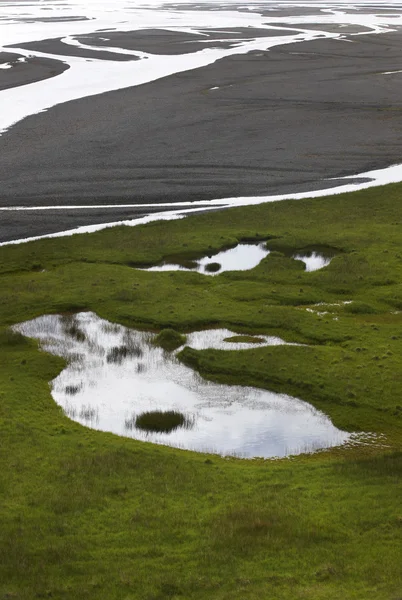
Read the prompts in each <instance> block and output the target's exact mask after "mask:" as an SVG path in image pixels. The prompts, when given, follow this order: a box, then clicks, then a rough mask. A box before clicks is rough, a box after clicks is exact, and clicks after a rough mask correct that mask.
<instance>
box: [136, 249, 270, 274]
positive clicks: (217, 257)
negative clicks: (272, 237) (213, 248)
mask: <svg viewBox="0 0 402 600" xmlns="http://www.w3.org/2000/svg"><path fill="white" fill-rule="evenodd" d="M269 253H270V250H268V249H267V247H266V242H259V243H258V244H238V245H237V246H236V247H235V248H230V249H229V250H222V252H218V254H214V255H209V256H204V257H203V258H200V259H198V260H195V261H194V263H193V265H192V266H191V267H187V266H183V265H180V264H167V263H165V264H162V265H157V266H155V267H149V268H148V269H146V270H147V271H197V272H198V273H203V274H204V275H219V273H223V272H224V271H248V270H249V269H253V268H254V267H256V266H257V265H258V264H259V263H260V262H261V261H262V259H263V258H265V257H266V256H268V254H269ZM211 265H212V266H213V268H211Z"/></svg>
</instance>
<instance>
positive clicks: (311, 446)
mask: <svg viewBox="0 0 402 600" xmlns="http://www.w3.org/2000/svg"><path fill="white" fill-rule="evenodd" d="M16 329H17V330H18V331H20V332H21V333H23V334H24V335H26V336H29V337H32V338H35V339H37V340H39V341H40V344H41V346H42V348H43V349H44V350H46V351H47V352H50V353H52V354H56V355H58V356H62V357H64V358H65V359H66V360H67V363H68V364H67V367H66V368H65V369H64V370H63V371H62V372H61V373H60V375H59V376H58V377H57V378H56V379H54V380H53V381H52V382H51V388H52V395H53V398H54V399H55V401H56V402H57V403H58V404H59V405H60V406H61V407H62V408H63V410H64V412H65V413H66V414H67V415H68V416H69V417H70V418H71V419H73V420H75V421H78V422H79V423H82V424H83V425H86V426H88V427H92V428H94V429H99V430H102V431H111V432H113V433H116V434H118V435H123V436H127V437H133V438H136V439H139V440H146V441H150V442H154V443H160V444H167V445H171V446H175V447H178V448H186V449H190V450H195V451H203V452H204V451H205V452H213V453H218V454H221V455H236V456H240V457H247V458H251V457H257V456H258V457H283V456H287V455H291V454H298V453H302V452H309V451H313V450H316V449H321V448H329V447H332V446H337V445H340V444H342V443H344V442H346V441H347V440H348V439H349V438H350V434H348V433H346V432H344V431H340V430H339V429H337V428H336V427H334V426H333V424H332V423H331V421H330V420H329V418H328V417H327V416H326V415H324V414H323V413H322V412H320V411H318V410H316V409H315V408H313V407H312V406H311V405H310V404H307V403H306V402H303V401H301V400H298V399H296V398H292V397H290V396H286V395H284V394H275V393H272V392H268V391H265V390H260V389H256V388H253V387H244V386H237V385H233V386H229V385H221V384H216V383H212V382H209V381H206V380H204V379H203V378H202V377H201V376H200V375H199V374H198V373H196V372H194V371H193V370H192V369H191V368H189V367H187V366H185V365H183V364H182V363H181V362H180V361H179V360H178V359H177V357H176V353H169V352H166V351H165V350H163V349H162V348H159V347H157V346H155V344H154V343H153V342H154V339H155V337H156V335H155V334H152V333H148V332H143V331H136V330H133V329H128V328H126V327H123V326H121V325H116V324H112V323H109V322H108V321H105V320H102V319H100V318H99V317H98V316H97V315H95V314H94V313H89V312H86V313H79V314H77V315H74V316H62V315H45V316H43V317H40V318H38V319H34V320H32V321H27V322H25V323H21V324H20V325H18V326H16ZM234 335H236V334H235V333H234V332H231V331H229V330H226V329H214V330H208V331H201V332H194V333H191V334H189V335H188V336H187V340H186V344H187V345H189V346H191V347H193V348H196V349H203V348H218V349H225V348H228V349H229V350H228V351H230V349H243V348H245V349H244V350H243V351H244V352H247V348H250V347H256V346H258V347H261V346H262V345H277V344H284V343H285V342H284V341H283V340H281V339H280V338H275V337H268V336H259V339H258V343H256V344H253V343H243V342H240V343H232V342H226V341H224V340H225V339H227V338H228V337H229V338H230V337H232V336H234ZM251 341H252V340H251ZM148 411H176V412H179V413H181V414H182V415H184V422H183V426H181V427H177V428H176V429H174V430H172V431H170V432H169V433H159V432H158V433H156V432H149V431H144V430H143V429H140V428H139V427H137V426H136V419H137V418H138V417H140V416H141V415H142V414H143V413H146V412H148Z"/></svg>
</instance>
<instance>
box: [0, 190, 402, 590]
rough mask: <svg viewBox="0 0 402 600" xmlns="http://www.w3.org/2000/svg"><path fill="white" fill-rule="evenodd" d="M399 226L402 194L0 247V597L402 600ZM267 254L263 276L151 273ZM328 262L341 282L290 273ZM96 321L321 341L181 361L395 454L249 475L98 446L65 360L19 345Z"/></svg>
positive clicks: (117, 443) (119, 444)
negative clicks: (307, 258)
mask: <svg viewBox="0 0 402 600" xmlns="http://www.w3.org/2000/svg"><path fill="white" fill-rule="evenodd" d="M401 223H402V186H400V185H392V186H387V187H384V188H376V189H374V188H373V189H371V190H368V191H365V192H358V193H354V194H349V195H342V196H336V197H333V198H327V199H313V200H305V201H289V202H280V203H276V204H267V205H261V206H255V207H248V208H243V209H231V210H227V211H223V212H220V213H214V214H203V215H199V216H196V217H191V218H188V219H184V220H182V221H178V222H173V221H172V222H159V223H151V224H149V225H146V226H142V227H136V228H128V227H127V228H126V227H121V228H115V229H108V230H105V231H103V232H99V233H96V234H91V235H84V236H74V237H72V238H60V239H54V240H43V241H39V242H35V243H30V244H26V245H21V246H6V247H3V248H1V249H0V427H1V429H0V432H1V437H0V440H1V441H0V469H1V478H0V495H1V498H0V598H17V599H24V600H31V599H34V598H50V597H51V598H57V599H59V598H60V599H64V598H68V599H71V598H80V599H84V600H85V599H86V598H88V599H91V600H106V599H107V600H120V599H124V600H129V599H141V600H143V599H144V600H161V599H167V598H173V599H176V600H182V599H191V600H193V599H194V600H204V599H208V600H209V599H211V598H213V599H214V600H215V599H216V600H226V599H229V598H230V599H231V600H232V599H235V600H237V599H239V600H254V599H260V598H269V599H271V598H272V599H273V600H288V599H292V600H294V599H296V600H338V599H339V600H341V599H342V600H344V598H348V599H351V600H400V598H401V589H402V576H401V568H400V565H401V558H402V552H401V547H402V540H401V534H402V506H401V500H400V498H401V497H402V489H401V475H402V433H401V432H402V428H401V418H402V399H401V389H402V316H401V313H400V311H401V310H402V283H401V282H402V233H401ZM265 239H267V240H269V246H270V248H273V249H275V248H277V250H278V251H277V252H272V253H271V254H270V255H268V256H267V257H266V258H265V259H264V260H263V261H262V262H261V264H260V265H259V266H257V267H256V268H255V269H252V270H251V271H242V272H232V273H230V272H226V273H222V274H220V275H217V276H215V277H206V276H204V275H202V274H199V273H191V272H190V273H188V272H153V273H148V272H146V271H139V270H136V269H135V268H133V266H134V265H140V264H141V265H144V264H152V263H157V262H161V261H163V260H164V259H165V258H167V257H169V256H180V257H182V258H183V257H184V258H187V259H188V260H191V259H192V258H194V257H197V256H200V255H202V254H203V253H204V254H205V253H209V254H213V253H214V252H217V251H219V250H221V249H223V248H227V247H231V246H233V245H235V244H236V243H238V242H239V241H250V240H265ZM316 245H324V246H330V247H332V248H335V249H336V250H337V251H338V252H339V253H338V254H337V255H336V256H335V258H334V259H333V260H332V262H331V264H330V265H329V266H328V267H326V268H325V269H322V270H320V271H316V272H313V273H306V272H305V271H304V269H303V265H302V263H299V262H298V261H293V260H291V259H290V258H287V255H286V253H287V252H290V251H292V250H293V249H297V248H303V247H309V246H316ZM279 251H280V252H279ZM38 265H40V267H38ZM43 269H44V272H42V270H43ZM79 310H93V311H95V312H96V313H98V314H99V315H100V316H101V317H104V318H107V319H109V320H111V321H114V322H118V323H123V324H125V325H128V326H136V327H144V328H147V329H151V330H157V331H160V330H162V329H164V328H174V329H176V330H177V331H181V332H186V331H190V330H192V329H194V328H197V327H198V328H199V327H207V326H208V327H209V326H214V325H216V326H220V327H230V329H232V330H234V331H236V332H237V333H238V334H239V335H251V336H254V335H257V336H258V334H271V335H279V336H281V337H282V338H284V339H286V340H288V341H292V342H300V343H304V344H306V345H303V346H275V347H257V348H250V349H247V350H244V351H230V352H223V351H217V350H204V351H195V350H190V349H185V350H184V351H182V353H181V358H182V360H184V361H185V362H186V363H187V364H189V365H191V366H192V367H193V368H196V369H198V370H199V371H200V372H201V373H202V374H203V375H204V376H206V377H208V378H211V379H214V380H216V381H225V382H228V383H242V384H247V385H250V384H252V385H256V386H260V387H264V388H267V389H272V390H276V391H280V392H284V393H288V394H291V395H294V396H297V397H299V398H301V399H303V400H305V401H308V402H311V403H312V404H313V405H314V406H316V407H317V408H319V409H322V410H323V411H324V412H325V413H326V414H328V415H329V416H330V417H331V419H332V420H333V422H334V423H335V424H336V425H337V426H338V427H341V428H343V429H347V430H350V431H369V432H375V433H377V434H379V436H380V437H378V438H377V439H376V440H375V441H374V442H367V444H361V445H357V446H352V447H345V448H338V449H333V450H331V451H325V452H320V453H316V454H312V455H305V456H299V457H293V458H290V459H284V460H275V461H270V460H266V461H263V460H254V461H253V460H251V461H242V460H237V459H234V458H232V459H222V458H219V457H218V456H214V455H209V456H207V455H203V454H197V453H191V452H186V451H181V450H176V449H172V448H168V447H163V446H157V445H152V444H149V443H143V442H139V441H135V440H132V439H129V438H120V437H117V436H114V435H112V434H108V433H103V432H98V431H93V430H90V429H87V428H85V427H83V426H81V425H79V424H77V423H75V422H72V421H70V420H69V419H68V418H67V417H66V416H65V415H64V414H63V413H62V410H61V409H60V408H59V407H58V406H57V405H56V404H55V402H54V401H53V400H52V398H51V395H50V390H49V384H48V382H49V381H50V380H52V379H53V378H54V377H56V376H57V374H58V373H59V372H60V370H61V369H62V368H63V366H64V363H63V361H62V360H61V359H60V358H57V357H55V356H50V355H48V354H46V353H44V352H41V351H38V348H37V345H36V343H34V342H33V341H32V340H27V339H25V338H23V337H22V336H21V335H19V334H16V333H13V332H12V331H11V330H10V326H11V325H13V324H14V323H17V322H21V321H23V320H26V319H30V318H33V317H36V316H39V315H41V314H44V313H57V312H64V313H73V312H76V311H79ZM70 320H71V319H70ZM68 323H69V319H66V327H68V326H69V327H74V319H72V322H70V324H69V325H68ZM75 333H76V335H78V336H79V335H80V331H79V329H78V330H77V331H76V332H75ZM133 351H134V350H133Z"/></svg>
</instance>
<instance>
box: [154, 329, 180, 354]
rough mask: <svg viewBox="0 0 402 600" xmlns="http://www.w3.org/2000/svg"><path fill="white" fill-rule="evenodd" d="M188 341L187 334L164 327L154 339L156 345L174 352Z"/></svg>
mask: <svg viewBox="0 0 402 600" xmlns="http://www.w3.org/2000/svg"><path fill="white" fill-rule="evenodd" d="M185 343H186V336H185V335H181V334H180V333H179V332H178V331H175V330H174V329H169V328H168V329H162V331H161V332H160V333H158V335H157V336H156V338H155V340H154V344H155V345H156V346H160V347H161V348H163V349H164V350H167V351H168V352H172V351H173V350H176V349H177V348H180V346H183V344H185Z"/></svg>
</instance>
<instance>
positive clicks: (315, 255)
mask: <svg viewBox="0 0 402 600" xmlns="http://www.w3.org/2000/svg"><path fill="white" fill-rule="evenodd" d="M336 254H337V252H336V250H334V249H332V248H325V247H319V246H315V247H310V248H305V249H304V250H300V251H298V252H297V253H296V254H292V258H294V259H295V260H301V261H302V262H304V264H305V265H306V271H318V269H323V268H324V267H327V266H328V265H329V263H330V262H331V260H332V259H333V258H334V256H335V255H336Z"/></svg>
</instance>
